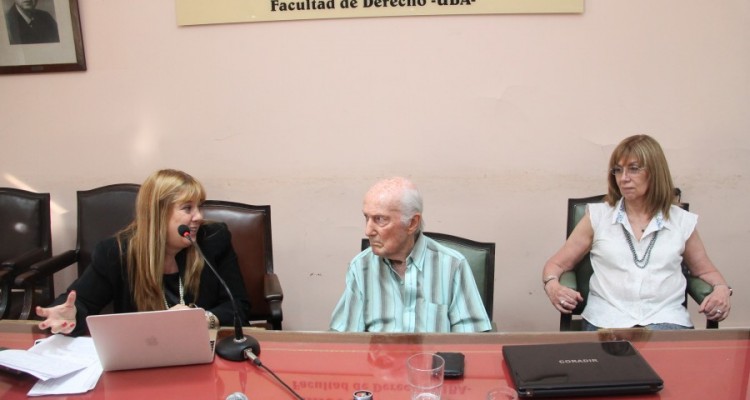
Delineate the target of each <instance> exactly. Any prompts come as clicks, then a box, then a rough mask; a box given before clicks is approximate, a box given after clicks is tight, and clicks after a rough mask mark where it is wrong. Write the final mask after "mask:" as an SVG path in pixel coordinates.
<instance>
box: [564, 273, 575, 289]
mask: <svg viewBox="0 0 750 400" xmlns="http://www.w3.org/2000/svg"><path fill="white" fill-rule="evenodd" d="M560 284H561V285H563V286H565V287H568V288H571V289H573V290H578V281H576V273H575V272H573V271H567V272H563V274H562V275H560Z"/></svg>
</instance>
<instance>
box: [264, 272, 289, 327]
mask: <svg viewBox="0 0 750 400" xmlns="http://www.w3.org/2000/svg"><path fill="white" fill-rule="evenodd" d="M263 295H264V296H265V298H266V303H268V312H269V314H270V317H269V318H268V323H269V324H270V325H271V328H272V329H274V330H279V331H280V330H281V321H283V320H284V314H283V312H282V310H281V301H282V300H284V292H283V291H282V290H281V282H279V277H278V275H276V274H273V273H270V274H266V275H265V276H264V277H263Z"/></svg>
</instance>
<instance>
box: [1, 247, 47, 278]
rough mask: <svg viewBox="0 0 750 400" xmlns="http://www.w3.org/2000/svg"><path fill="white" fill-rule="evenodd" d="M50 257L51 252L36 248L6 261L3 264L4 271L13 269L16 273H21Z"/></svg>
mask: <svg viewBox="0 0 750 400" xmlns="http://www.w3.org/2000/svg"><path fill="white" fill-rule="evenodd" d="M47 257H49V252H48V251H45V250H44V249H41V248H36V249H33V250H29V251H27V252H26V253H23V254H21V255H20V256H18V257H14V258H11V259H10V260H5V261H3V263H2V267H0V268H2V269H6V268H7V269H11V270H14V271H16V272H21V271H23V270H25V269H27V268H28V267H29V266H30V265H31V264H34V263H35V262H38V261H41V260H44V259H45V258H47Z"/></svg>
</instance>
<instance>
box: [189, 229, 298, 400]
mask: <svg viewBox="0 0 750 400" xmlns="http://www.w3.org/2000/svg"><path fill="white" fill-rule="evenodd" d="M177 231H178V232H179V233H180V235H181V236H182V237H184V238H187V240H189V241H190V243H191V244H192V245H193V246H194V247H195V249H196V250H197V251H198V254H199V255H200V256H201V258H202V259H203V261H205V262H206V265H208V267H209V268H210V269H211V272H213V273H214V275H216V278H217V279H218V280H219V282H221V285H222V286H224V290H226V291H227V293H228V294H229V299H230V300H231V301H232V310H233V311H234V337H230V336H227V337H225V338H224V339H221V340H219V341H218V342H217V343H216V353H217V354H218V355H219V356H220V357H221V358H223V359H225V360H230V361H245V360H250V362H252V363H253V364H254V365H256V366H258V367H259V368H262V369H264V370H266V372H268V373H269V374H271V375H272V376H273V377H274V378H275V379H276V380H277V381H278V382H279V383H281V385H283V386H284V387H285V388H286V389H287V390H289V392H291V393H292V394H293V395H294V397H295V398H297V399H299V400H304V398H302V396H300V395H299V394H298V393H297V392H295V391H294V389H292V388H291V387H290V386H289V385H287V384H286V382H284V381H283V380H282V379H281V378H279V377H278V376H277V375H276V374H275V373H274V372H273V371H271V369H269V368H268V367H266V366H265V365H263V363H262V362H261V361H260V358H258V356H260V343H258V340H257V339H255V338H254V337H252V336H249V335H245V334H244V333H243V332H242V321H241V320H240V313H239V312H238V311H237V304H236V303H235V302H234V296H233V295H232V292H231V291H230V290H229V286H227V283H226V282H224V279H222V278H221V276H219V273H218V272H217V271H216V268H214V266H213V265H211V262H210V261H208V259H207V258H206V256H205V255H204V254H203V251H202V250H201V248H200V246H198V243H196V242H194V241H193V238H192V237H190V228H188V227H187V226H186V225H180V226H179V227H178V228H177ZM234 395H235V394H234V393H233V394H231V395H230V397H227V399H229V398H232V396H234ZM243 396H244V394H243ZM238 398H240V399H241V398H242V397H238ZM245 398H247V397H245Z"/></svg>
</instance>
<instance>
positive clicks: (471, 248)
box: [361, 232, 495, 320]
mask: <svg viewBox="0 0 750 400" xmlns="http://www.w3.org/2000/svg"><path fill="white" fill-rule="evenodd" d="M424 234H425V236H427V237H429V238H431V239H433V240H435V241H437V242H438V243H440V244H442V245H444V246H446V247H449V248H451V249H453V250H456V251H458V252H459V253H461V254H462V255H463V256H464V257H466V261H468V262H469V266H470V267H471V271H472V272H473V273H474V280H475V281H476V282H477V288H478V289H479V295H480V296H481V297H482V302H483V303H484V308H485V310H486V311H487V315H488V316H489V318H490V320H491V319H492V306H493V302H494V293H495V243H490V242H477V241H474V240H470V239H465V238H462V237H459V236H453V235H448V234H445V233H437V232H425V233H424ZM368 247H370V241H369V239H367V238H364V239H362V246H361V249H362V250H365V249H367V248H368Z"/></svg>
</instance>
